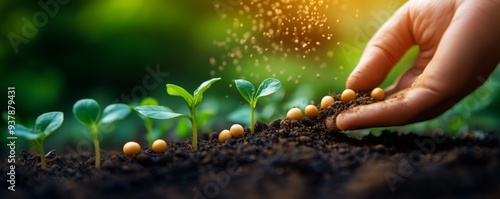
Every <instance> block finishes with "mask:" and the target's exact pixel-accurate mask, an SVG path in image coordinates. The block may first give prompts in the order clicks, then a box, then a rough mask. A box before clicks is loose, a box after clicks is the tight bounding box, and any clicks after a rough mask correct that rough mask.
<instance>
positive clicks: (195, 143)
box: [189, 107, 198, 149]
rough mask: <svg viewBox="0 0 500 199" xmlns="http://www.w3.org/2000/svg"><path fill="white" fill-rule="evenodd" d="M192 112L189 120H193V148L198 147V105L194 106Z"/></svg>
mask: <svg viewBox="0 0 500 199" xmlns="http://www.w3.org/2000/svg"><path fill="white" fill-rule="evenodd" d="M190 112H191V118H190V119H189V121H191V127H192V128H193V143H192V145H193V148H194V149H197V148H198V129H197V128H196V107H193V108H191V109H190Z"/></svg>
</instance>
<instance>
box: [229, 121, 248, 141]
mask: <svg viewBox="0 0 500 199" xmlns="http://www.w3.org/2000/svg"><path fill="white" fill-rule="evenodd" d="M229 132H230V133H231V136H232V137H234V138H237V137H241V136H242V135H243V134H244V133H245V129H243V126H241V125H239V124H233V126H231V128H230V129H229Z"/></svg>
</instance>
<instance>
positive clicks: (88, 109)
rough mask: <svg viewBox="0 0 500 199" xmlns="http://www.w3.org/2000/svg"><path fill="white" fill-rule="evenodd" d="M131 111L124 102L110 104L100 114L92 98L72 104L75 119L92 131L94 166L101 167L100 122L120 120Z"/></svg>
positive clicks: (98, 107)
mask: <svg viewBox="0 0 500 199" xmlns="http://www.w3.org/2000/svg"><path fill="white" fill-rule="evenodd" d="M130 112H131V110H130V107H129V106H128V105H126V104H121V103H118V104H110V105H108V106H107V107H106V108H104V111H103V112H102V117H100V115H101V107H100V106H99V104H98V103H97V102H96V101H95V100H93V99H81V100H78V101H77V102H76V103H75V105H73V113H74V114H75V117H76V119H78V120H79V121H80V122H81V123H83V124H85V125H87V126H88V127H89V128H90V130H91V131H92V137H93V140H94V149H95V167H96V168H101V152H100V148H99V139H98V130H99V126H100V125H101V124H110V123H113V122H115V121H118V120H122V119H124V118H125V117H127V115H129V114H130Z"/></svg>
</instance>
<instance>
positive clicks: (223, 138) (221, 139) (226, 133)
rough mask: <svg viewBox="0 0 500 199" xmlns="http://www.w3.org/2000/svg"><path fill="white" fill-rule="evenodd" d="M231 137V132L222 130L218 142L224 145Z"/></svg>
mask: <svg viewBox="0 0 500 199" xmlns="http://www.w3.org/2000/svg"><path fill="white" fill-rule="evenodd" d="M231 137H232V135H231V132H229V130H227V129H224V130H222V131H221V132H220V133H219V142H220V143H224V142H226V141H227V140H229V139H231Z"/></svg>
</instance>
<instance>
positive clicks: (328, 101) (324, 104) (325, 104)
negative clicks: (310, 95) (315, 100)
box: [321, 95, 335, 109]
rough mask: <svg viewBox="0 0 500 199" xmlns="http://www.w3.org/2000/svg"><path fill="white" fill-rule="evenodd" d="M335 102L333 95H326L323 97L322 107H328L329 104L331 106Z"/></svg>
mask: <svg viewBox="0 0 500 199" xmlns="http://www.w3.org/2000/svg"><path fill="white" fill-rule="evenodd" d="M334 102H335V99H333V97H332V96H329V95H327V96H324V97H323V98H322V99H321V109H327V108H328V107H329V106H331V105H332V104H333V103H334Z"/></svg>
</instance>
